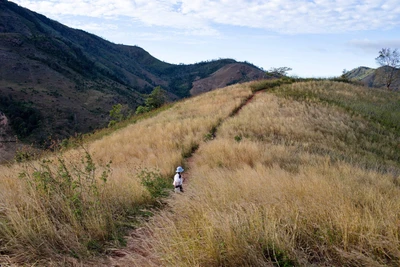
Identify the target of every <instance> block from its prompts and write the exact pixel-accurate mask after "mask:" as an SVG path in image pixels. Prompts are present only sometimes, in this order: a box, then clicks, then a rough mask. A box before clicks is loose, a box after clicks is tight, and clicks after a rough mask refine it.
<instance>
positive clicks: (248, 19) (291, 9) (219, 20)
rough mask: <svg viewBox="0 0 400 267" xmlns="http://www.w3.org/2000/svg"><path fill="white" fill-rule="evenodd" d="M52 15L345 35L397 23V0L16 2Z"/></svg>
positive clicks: (199, 28) (209, 30)
mask: <svg viewBox="0 0 400 267" xmlns="http://www.w3.org/2000/svg"><path fill="white" fill-rule="evenodd" d="M16 3H18V4H20V5H22V6H24V7H27V8H29V9H32V10H34V11H37V12H39V13H42V14H44V15H47V16H50V17H52V18H55V19H57V17H59V16H62V15H70V16H88V17H93V18H108V19H115V18H117V17H119V16H124V17H127V18H130V19H131V20H133V21H135V22H140V23H142V24H143V25H147V26H161V27H171V28H175V29H181V30H185V31H192V32H194V33H196V32H197V33H199V32H201V33H203V34H205V35H218V31H217V30H216V29H215V24H222V25H234V26H244V27H250V28H258V29H266V30H270V31H273V32H279V33H287V34H302V33H344V32H352V31H360V30H361V31H366V30H376V29H388V28H394V27H397V26H400V6H399V4H398V0H314V1H310V0H268V1H267V0H265V1H263V0H229V1H228V0H135V1H129V0H95V1H91V0H90V1H89V0H16Z"/></svg>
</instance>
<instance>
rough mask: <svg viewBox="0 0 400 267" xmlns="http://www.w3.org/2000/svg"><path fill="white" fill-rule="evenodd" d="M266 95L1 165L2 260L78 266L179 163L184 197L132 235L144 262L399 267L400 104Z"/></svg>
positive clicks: (229, 99) (224, 101)
mask: <svg viewBox="0 0 400 267" xmlns="http://www.w3.org/2000/svg"><path fill="white" fill-rule="evenodd" d="M271 84H272V83H271ZM275 84H276V85H278V83H275ZM265 86H268V84H267V83H266V82H263V83H257V84H255V83H249V84H243V85H234V86H231V87H227V88H225V89H220V90H216V91H212V92H209V93H206V94H202V95H200V96H197V97H194V98H191V99H187V100H185V101H182V102H179V103H177V104H175V105H173V106H171V107H170V108H168V109H166V110H164V111H162V112H160V113H158V114H157V115H155V116H154V117H152V118H148V119H143V120H138V121H136V122H135V123H133V124H130V125H128V126H127V127H125V128H122V129H119V130H118V131H116V132H114V133H107V134H105V135H103V137H101V138H99V135H97V138H96V139H95V140H94V141H90V143H86V144H85V145H84V147H81V148H79V149H72V150H68V151H64V152H63V151H61V152H60V153H59V154H57V155H54V156H52V157H50V158H49V160H51V161H52V162H48V161H40V162H39V161H38V162H26V163H24V164H20V165H12V166H7V167H6V166H2V167H0V179H1V181H2V183H1V184H0V192H2V194H1V195H0V240H1V244H2V245H1V246H0V262H8V263H12V262H14V263H19V264H21V263H24V262H39V263H41V264H45V263H46V264H53V265H67V264H70V265H79V261H80V260H83V259H87V257H88V256H89V255H92V254H93V253H95V252H97V253H99V252H103V251H104V250H107V248H110V247H113V246H118V245H119V244H121V243H120V241H121V240H122V239H121V236H122V234H123V233H124V229H125V228H126V227H134V226H135V224H137V221H136V219H137V218H139V217H143V216H147V215H148V208H149V205H154V204H156V203H158V200H157V198H155V196H157V194H158V195H162V194H163V193H162V192H161V191H157V190H155V191H154V190H153V191H152V189H160V188H170V186H171V185H170V184H171V183H172V176H173V174H174V169H175V168H176V166H177V165H183V166H184V168H185V169H186V171H187V172H184V174H185V175H187V176H186V178H187V182H186V184H185V187H186V191H185V193H184V194H176V195H173V196H172V197H170V198H168V200H163V201H167V203H168V204H167V209H163V210H162V211H158V212H156V214H155V216H154V217H152V219H151V220H150V221H149V222H148V223H147V224H146V228H148V229H149V232H151V233H152V234H151V235H143V236H139V237H138V238H139V239H141V240H142V241H143V242H145V243H146V246H145V247H146V248H148V251H146V254H148V255H151V257H152V258H155V259H156V262H154V265H157V264H158V265H162V266H271V265H277V266H310V265H313V266H380V265H387V266H397V265H399V264H400V249H399V248H400V242H399V221H400V215H399V214H400V188H399V184H400V183H399V173H400V164H399V157H400V147H399V143H400V129H399V127H398V126H399V123H398V121H397V119H398V117H399V116H397V115H396V114H399V113H400V107H399V105H396V103H399V101H400V95H399V94H398V93H395V92H384V91H377V90H370V89H366V88H364V87H356V86H353V85H349V84H345V83H338V82H330V81H318V82H313V81H311V82H297V83H293V84H286V85H285V84H283V85H281V86H279V87H274V88H271V89H268V90H267V91H261V92H259V93H256V94H255V93H254V92H253V91H254V90H255V89H260V88H262V87H265ZM252 88H253V91H252V90H251V89H252ZM251 96H254V97H253V98H252V99H251V100H250V101H248V99H249V98H250V97H251ZM243 104H244V106H243V107H242V108H240V109H239V107H240V106H241V105H243ZM391 114H393V115H391ZM110 161H111V163H110ZM108 164H109V165H108ZM18 177H20V178H19V179H18ZM149 189H150V190H149ZM169 191H172V189H169ZM135 218H136V219H135ZM145 232H148V231H145ZM122 243H123V242H122ZM131 253H132V255H131V256H130V257H129V258H128V259H129V260H130V261H131V265H132V266H136V265H141V261H139V260H138V259H140V258H143V256H142V254H141V255H140V256H137V255H135V253H137V252H135V251H131ZM49 259H50V263H49V262H47V261H48V260H49ZM149 265H152V264H151V262H149Z"/></svg>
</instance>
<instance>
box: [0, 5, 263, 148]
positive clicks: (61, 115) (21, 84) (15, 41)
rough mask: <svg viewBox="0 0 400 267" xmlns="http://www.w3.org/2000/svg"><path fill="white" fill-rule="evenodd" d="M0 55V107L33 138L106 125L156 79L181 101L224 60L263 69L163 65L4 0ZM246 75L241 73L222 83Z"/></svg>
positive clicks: (138, 99) (210, 64)
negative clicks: (115, 111) (121, 106)
mask: <svg viewBox="0 0 400 267" xmlns="http://www.w3.org/2000/svg"><path fill="white" fill-rule="evenodd" d="M0 60H1V63H2V64H1V66H0V91H1V95H0V111H2V112H4V113H5V114H6V116H7V117H8V119H9V121H10V124H11V126H12V128H13V130H14V132H15V134H17V135H18V136H19V137H20V138H22V139H24V140H26V141H30V142H38V143H42V142H45V141H46V140H47V139H48V137H49V136H53V138H63V137H66V136H70V135H72V134H74V133H75V132H87V131H90V130H92V129H94V128H98V127H101V126H104V125H106V123H107V116H108V111H109V110H110V109H111V108H112V106H113V105H115V104H117V103H121V104H125V105H127V106H129V107H130V108H131V109H133V110H134V109H135V108H136V107H137V106H138V105H140V104H141V103H143V94H147V93H150V92H151V90H152V89H153V88H154V87H155V86H158V85H160V86H162V87H163V88H164V89H165V90H167V91H168V92H169V97H170V98H171V99H178V98H182V97H187V96H190V89H191V88H192V82H193V81H194V80H201V79H204V78H207V77H208V76H210V75H211V74H213V73H214V72H216V71H217V70H219V69H220V68H222V67H224V66H226V65H228V64H237V65H238V66H246V68H247V69H248V70H249V71H251V72H253V73H257V75H252V76H251V77H252V78H253V79H255V78H261V77H262V76H263V74H264V73H263V71H261V70H260V69H258V68H256V67H254V66H252V65H249V64H246V63H238V62H236V61H234V60H229V59H226V60H216V61H211V62H202V63H198V64H191V65H173V64H168V63H165V62H162V61H160V60H158V59H156V58H154V57H152V56H151V55H150V54H149V53H148V52H146V51H145V50H143V49H142V48H140V47H137V46H126V45H117V44H113V43H111V42H108V41H106V40H103V39H102V38H100V37H97V36H95V35H93V34H90V33H87V32H84V31H82V30H76V29H71V28H69V27H66V26H64V25H62V24H60V23H58V22H56V21H53V20H50V19H48V18H46V17H45V16H43V15H40V14H37V13H35V12H32V11H29V10H28V9H25V8H22V7H20V6H18V5H16V4H14V3H12V2H9V1H4V0H1V1H0ZM248 79H249V77H248V76H246V75H244V76H243V79H239V80H234V81H233V80H231V79H227V80H226V84H229V83H233V82H241V81H245V80H248ZM226 84H223V83H222V84H221V85H226ZM210 86H211V87H213V88H215V87H214V86H213V85H210Z"/></svg>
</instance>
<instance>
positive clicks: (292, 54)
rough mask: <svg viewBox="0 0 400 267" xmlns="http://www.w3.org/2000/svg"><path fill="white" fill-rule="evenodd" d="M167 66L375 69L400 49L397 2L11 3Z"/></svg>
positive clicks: (302, 71)
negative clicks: (228, 62) (386, 53)
mask: <svg viewBox="0 0 400 267" xmlns="http://www.w3.org/2000/svg"><path fill="white" fill-rule="evenodd" d="M13 2H15V3H17V4H19V5H21V6H23V7H26V8H28V9H30V10H33V11H36V12H38V13H41V14H43V15H45V16H47V17H49V18H51V19H54V20H57V21H59V22H61V23H63V24H65V25H67V26H69V27H72V28H78V29H83V30H85V31H87V32H90V33H93V34H96V35H98V36H100V37H103V38H104V39H106V40H109V41H111V42H114V43H118V44H125V45H137V46H140V47H142V48H143V49H145V50H146V51H148V52H149V53H150V54H152V55H153V56H155V57H156V58H158V59H160V60H163V61H165V62H169V63H175V64H179V63H184V64H190V63H196V62H200V61H206V60H212V59H218V58H233V59H235V60H238V61H248V62H250V63H253V64H254V65H256V66H258V67H262V68H264V69H265V70H268V69H270V68H273V67H284V66H285V67H290V68H292V69H293V70H292V71H291V72H290V73H289V74H291V75H296V76H300V77H333V76H339V75H341V74H342V71H343V70H344V69H346V70H351V69H353V68H356V67H359V66H367V67H371V68H376V67H378V66H377V64H376V62H375V58H376V57H377V56H378V52H379V50H380V49H381V48H384V47H389V48H399V47H400V3H399V0H364V1H361V0H314V1H312V0H264V1H261V0H94V1H87V0H14V1H13Z"/></svg>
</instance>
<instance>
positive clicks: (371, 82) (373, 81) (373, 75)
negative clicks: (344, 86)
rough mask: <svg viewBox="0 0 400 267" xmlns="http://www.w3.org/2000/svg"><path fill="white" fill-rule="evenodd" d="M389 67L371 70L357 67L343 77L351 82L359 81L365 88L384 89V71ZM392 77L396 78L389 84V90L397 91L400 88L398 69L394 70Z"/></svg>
mask: <svg viewBox="0 0 400 267" xmlns="http://www.w3.org/2000/svg"><path fill="white" fill-rule="evenodd" d="M387 68H389V67H379V68H377V69H372V68H368V67H358V68H355V69H353V70H351V71H349V72H347V73H346V74H345V77H346V78H348V79H351V80H355V81H360V82H361V83H363V84H364V85H366V86H369V87H376V88H381V87H385V86H386V84H385V78H384V77H385V72H386V71H385V70H387ZM394 77H396V78H395V79H394V81H393V83H392V84H391V86H390V87H391V88H393V89H394V90H399V88H400V79H399V77H400V69H397V70H395V72H394Z"/></svg>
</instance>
